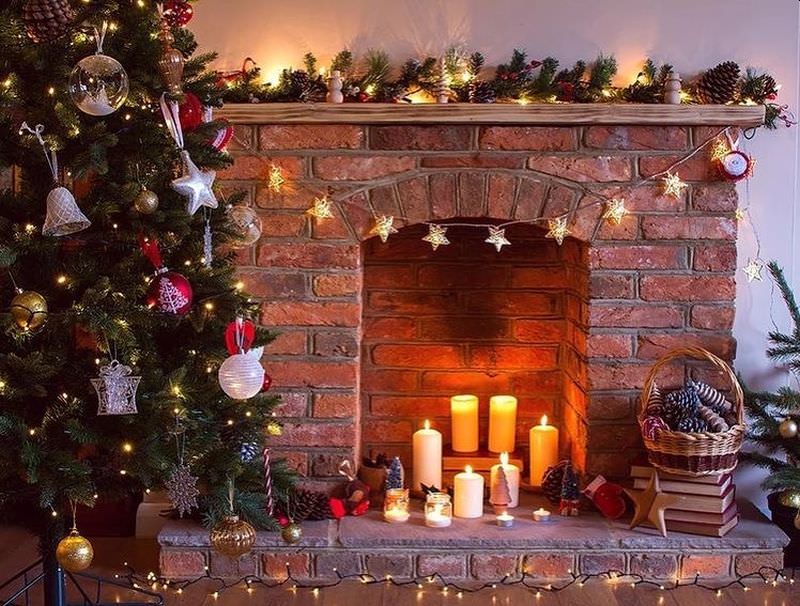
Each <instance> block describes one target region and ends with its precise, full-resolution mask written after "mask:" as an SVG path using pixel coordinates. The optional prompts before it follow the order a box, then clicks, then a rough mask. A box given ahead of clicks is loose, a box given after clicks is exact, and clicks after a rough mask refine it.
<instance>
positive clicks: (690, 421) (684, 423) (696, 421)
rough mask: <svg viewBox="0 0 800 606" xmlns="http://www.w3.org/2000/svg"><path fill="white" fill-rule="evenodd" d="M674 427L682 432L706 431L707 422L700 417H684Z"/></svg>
mask: <svg viewBox="0 0 800 606" xmlns="http://www.w3.org/2000/svg"><path fill="white" fill-rule="evenodd" d="M675 429H676V430H678V431H682V432H684V433H700V432H703V431H708V423H706V422H705V421H704V420H703V419H701V418H700V417H684V418H683V419H681V420H680V421H679V422H678V424H677V426H676V427H675Z"/></svg>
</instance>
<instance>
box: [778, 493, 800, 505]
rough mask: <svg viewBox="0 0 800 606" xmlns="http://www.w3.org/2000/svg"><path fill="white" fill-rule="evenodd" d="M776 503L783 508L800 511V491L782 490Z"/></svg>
mask: <svg viewBox="0 0 800 606" xmlns="http://www.w3.org/2000/svg"><path fill="white" fill-rule="evenodd" d="M778 502H779V503H780V504H781V505H783V506H784V507H791V508H793V509H800V490H784V491H783V492H782V493H781V494H780V495H778Z"/></svg>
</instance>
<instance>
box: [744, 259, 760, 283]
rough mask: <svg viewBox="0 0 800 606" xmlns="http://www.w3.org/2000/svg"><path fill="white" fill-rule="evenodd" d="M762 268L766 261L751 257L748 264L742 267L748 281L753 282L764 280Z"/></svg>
mask: <svg viewBox="0 0 800 606" xmlns="http://www.w3.org/2000/svg"><path fill="white" fill-rule="evenodd" d="M762 269H764V263H763V262H762V261H761V259H750V260H748V261H747V265H745V266H744V268H742V271H743V272H744V273H745V275H746V276H747V281H748V282H752V281H753V280H758V281H759V282H761V281H763V280H764V276H762V275H761V270H762Z"/></svg>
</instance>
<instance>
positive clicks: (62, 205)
mask: <svg viewBox="0 0 800 606" xmlns="http://www.w3.org/2000/svg"><path fill="white" fill-rule="evenodd" d="M19 130H20V134H21V133H22V132H23V131H27V132H29V133H30V134H32V135H33V136H34V137H36V139H37V140H38V141H39V145H41V146H42V150H44V157H45V160H46V161H47V165H48V167H49V168H50V174H51V175H52V176H53V184H54V187H53V189H52V190H50V193H49V194H47V215H46V216H45V219H44V224H43V225H42V235H45V236H68V235H70V234H74V233H77V232H79V231H83V230H84V229H86V228H87V227H89V226H90V225H91V224H92V223H91V221H89V219H87V218H86V215H84V214H83V213H82V212H81V209H80V208H78V204H77V203H76V202H75V196H73V195H72V192H70V191H69V190H68V189H67V188H66V187H61V186H60V185H58V156H57V155H56V152H55V151H54V150H52V149H50V148H49V147H48V145H47V143H45V140H44V137H42V133H43V132H44V125H43V124H37V125H36V127H35V128H31V127H30V126H28V123H27V122H23V123H22V126H21V127H20V129H19Z"/></svg>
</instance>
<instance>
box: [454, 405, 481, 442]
mask: <svg viewBox="0 0 800 606" xmlns="http://www.w3.org/2000/svg"><path fill="white" fill-rule="evenodd" d="M450 424H451V426H452V434H453V450H454V451H455V452H475V451H476V450H478V397H477V396H472V395H460V396H453V397H452V398H450Z"/></svg>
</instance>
